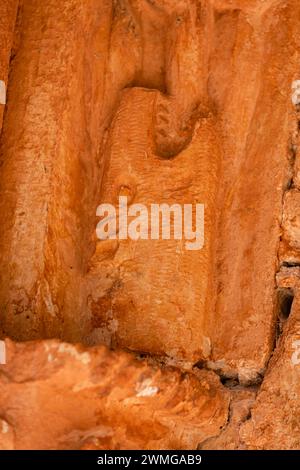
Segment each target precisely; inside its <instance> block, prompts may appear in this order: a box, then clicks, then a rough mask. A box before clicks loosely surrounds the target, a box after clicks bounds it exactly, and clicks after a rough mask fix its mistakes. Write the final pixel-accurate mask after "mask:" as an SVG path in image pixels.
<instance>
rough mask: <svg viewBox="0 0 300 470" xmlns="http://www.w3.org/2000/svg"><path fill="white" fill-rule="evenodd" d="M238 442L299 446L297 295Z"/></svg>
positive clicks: (299, 323)
mask: <svg viewBox="0 0 300 470" xmlns="http://www.w3.org/2000/svg"><path fill="white" fill-rule="evenodd" d="M239 435H240V442H241V444H242V445H244V446H245V447H246V448H248V449H257V450H262V449H277V450H279V449H281V450H283V449H299V448H300V297H299V289H297V292H296V296H295V300H294V304H293V309H292V313H291V315H290V317H289V319H288V322H287V324H286V326H285V329H284V332H283V334H282V336H281V339H280V342H279V345H278V347H277V349H276V351H275V354H274V356H273V357H272V359H271V362H270V364H269V367H268V371H267V373H266V376H265V379H264V382H263V384H262V387H261V389H260V390H259V393H258V396H257V399H256V402H255V404H254V406H253V407H252V410H251V420H249V421H247V422H245V423H244V424H242V426H241V429H240V433H239Z"/></svg>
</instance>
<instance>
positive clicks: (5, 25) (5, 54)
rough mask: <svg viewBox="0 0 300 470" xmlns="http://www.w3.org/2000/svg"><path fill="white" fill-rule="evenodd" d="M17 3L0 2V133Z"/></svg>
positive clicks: (16, 0) (14, 0) (3, 0)
mask: <svg viewBox="0 0 300 470" xmlns="http://www.w3.org/2000/svg"><path fill="white" fill-rule="evenodd" d="M18 4H19V0H2V1H1V4H0V82H1V83H0V135H1V128H2V120H3V113H4V107H5V104H6V101H7V97H6V94H7V83H8V72H9V62H10V58H11V49H12V44H13V37H14V34H13V33H14V29H15V22H16V16H17V9H18Z"/></svg>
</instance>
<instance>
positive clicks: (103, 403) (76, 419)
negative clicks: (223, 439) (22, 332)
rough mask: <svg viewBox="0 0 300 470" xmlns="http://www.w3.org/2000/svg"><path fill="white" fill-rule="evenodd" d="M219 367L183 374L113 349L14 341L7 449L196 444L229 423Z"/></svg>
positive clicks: (7, 374)
mask: <svg viewBox="0 0 300 470" xmlns="http://www.w3.org/2000/svg"><path fill="white" fill-rule="evenodd" d="M228 406H229V393H228V392H224V390H222V386H221V385H220V383H219V379H218V378H217V377H216V376H215V375H214V374H213V372H207V371H198V372H197V371H196V372H195V374H193V373H181V372H179V371H178V370H175V369H172V368H163V369H161V368H159V367H158V366H151V365H147V364H146V363H145V361H137V360H135V359H134V358H133V357H132V356H131V355H129V354H125V353H117V352H112V351H109V350H107V349H106V348H105V347H97V348H91V349H89V350H84V349H82V348H78V347H75V346H73V345H71V344H67V343H59V342H58V341H54V340H53V341H41V342H31V343H24V344H14V343H12V342H10V341H9V342H7V365H5V366H0V416H1V421H0V448H3V449H10V448H13V449H57V448H59V449H79V448H82V447H83V448H92V447H94V448H98V449H108V448H109V449H195V448H196V447H197V445H198V443H199V442H201V441H202V440H203V439H205V438H207V437H212V436H214V435H216V434H218V433H219V432H220V429H221V428H222V427H223V426H225V424H226V421H227V417H228Z"/></svg>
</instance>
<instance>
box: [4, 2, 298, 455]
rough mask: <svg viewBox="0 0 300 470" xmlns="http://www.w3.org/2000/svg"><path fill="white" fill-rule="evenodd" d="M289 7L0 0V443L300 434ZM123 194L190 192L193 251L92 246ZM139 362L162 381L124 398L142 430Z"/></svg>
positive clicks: (234, 443)
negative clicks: (2, 93) (199, 222)
mask: <svg viewBox="0 0 300 470" xmlns="http://www.w3.org/2000/svg"><path fill="white" fill-rule="evenodd" d="M299 18H300V4H299V1H298V0H265V1H260V0H176V1H175V0H89V1H86V0H61V1H60V2H57V1H56V0H43V1H41V0H19V1H13V0H2V1H1V5H0V80H2V81H3V82H4V84H5V87H7V90H8V93H7V104H6V105H4V104H2V105H1V104H0V128H1V126H2V119H3V115H4V120H3V126H2V133H1V141H0V217H1V227H0V339H4V338H7V337H8V338H11V339H12V340H14V341H15V343H12V342H8V344H9V355H8V364H7V365H5V366H1V375H0V377H1V396H0V419H1V421H0V430H1V427H2V431H3V432H2V437H3V440H2V441H1V443H0V447H1V446H2V447H3V448H10V447H13V448H34V447H37V448H45V447H48V448H103V447H105V446H107V447H109V448H129V447H130V446H134V447H137V448H150V447H151V446H152V447H157V448H176V447H180V448H195V447H197V446H199V447H200V448H230V449H237V448H252V449H253V448H263V449H266V448H280V447H283V448H299V440H300V432H299V428H298V427H297V424H296V421H297V407H298V408H299V406H300V403H299V398H298V389H297V387H298V385H297V384H298V382H299V376H297V374H298V370H299V365H298V359H299V355H298V346H299V345H298V343H297V341H300V340H299V331H297V321H298V320H297V317H298V310H299V308H298V303H299V294H298V292H299V279H300V273H299V264H300V209H299V207H300V198H299V189H300V179H299V178H300V176H299V175H300V164H299V161H300V160H299V150H298V149H299V138H300V137H299V129H300V126H299V122H300V114H299V113H300V108H299V106H300V103H298V95H297V94H295V93H296V92H295V90H296V89H297V88H296V86H297V83H298V82H297V80H300V28H299ZM295 84H296V85H295ZM119 196H127V198H128V201H129V206H131V205H132V204H133V203H142V204H145V205H147V206H149V205H150V204H151V203H158V204H162V203H164V202H165V203H168V204H174V203H179V204H185V203H189V204H195V203H196V202H198V203H203V204H204V205H205V244H204V247H203V248H202V249H201V250H200V251H188V250H186V249H185V247H184V242H181V241H177V240H172V239H171V240H136V241H133V240H120V241H116V240H106V241H99V240H98V241H97V239H96V226H97V223H98V222H99V219H98V218H96V216H95V214H96V209H97V207H98V205H99V204H100V203H113V204H117V202H118V197H119ZM291 311H292V313H291ZM297 335H298V336H297ZM50 338H56V340H53V342H51V341H50V342H48V341H46V340H47V339H50ZM23 341H34V342H31V343H24V344H23V343H22V342H23ZM59 341H65V343H62V342H59ZM72 343H82V344H83V346H82V347H84V348H85V349H84V350H82V352H76V351H77V349H74V346H72ZM100 345H102V346H100ZM103 345H105V346H106V347H108V348H110V349H116V350H118V351H120V349H125V350H129V351H131V353H132V354H133V355H134V354H140V353H142V354H143V356H144V355H146V356H148V357H149V358H151V360H152V361H153V364H152V366H147V365H145V364H144V363H141V362H136V361H135V359H133V356H132V357H131V356H127V355H125V353H122V352H112V351H109V349H104V346H103ZM94 347H95V348H94ZM90 348H91V349H90ZM293 348H294V349H293ZM78 351H79V350H78ZM72 354H73V357H70V355H71V356H72ZM24 355H25V356H26V358H27V359H26V361H27V365H26V368H25V369H24V368H23V363H24V361H23V356H24ZM74 355H75V356H76V357H77V360H76V357H74ZM82 355H83V356H82ZM78 357H81V358H82V357H84V358H89V362H87V363H84V362H83V363H82V362H81V363H80V361H78ZM49 358H50V360H49ZM76 361H77V362H76ZM291 361H292V362H291ZM79 363H80V367H78V365H79ZM76 364H77V365H76ZM124 364H125V366H124V370H123V369H122V368H123V365H124ZM155 364H156V365H155ZM166 364H167V365H170V364H172V366H174V367H175V368H177V369H167V370H166V369H165V367H166ZM195 365H196V366H197V369H198V370H199V372H198V374H199V376H197V377H196V376H195V373H194V371H195ZM159 367H162V370H161V371H160V369H159ZM121 369H122V370H123V372H122V371H121ZM127 369H128V372H126V371H127ZM98 370H101V374H99V375H97V374H98V372H97V371H98ZM141 370H143V371H144V370H145V374H146V375H147V374H150V376H151V377H152V376H153V374H158V375H157V376H156V375H155V377H158V378H157V380H158V381H162V382H163V385H161V383H160V385H159V387H160V388H161V391H160V392H159V393H157V394H155V395H153V397H147V400H146V397H138V399H140V398H142V400H141V404H140V402H139V406H138V409H139V419H141V416H142V419H144V420H145V432H144V433H141V431H140V428H138V427H137V425H135V424H134V423H135V413H136V412H137V410H136V408H137V407H136V406H135V404H133V403H131V402H130V405H128V406H127V403H129V402H128V400H131V399H133V398H132V396H133V395H134V393H133V392H134V390H136V386H137V385H136V384H137V383H138V382H139V380H140V379H139V377H140V375H139V374H140V373H141ZM183 370H186V371H187V370H189V371H190V372H187V375H184V372H183ZM180 371H181V372H180ZM191 371H193V372H191ZM127 373H128V375H127ZM143 373H144V372H143ZM22 374H23V375H24V374H25V375H24V377H23V375H22ZM26 374H27V375H26ZM114 374H116V376H114ZM122 374H124V377H125V378H123V376H122ZM151 374H152V375H151ZM218 376H220V378H221V380H222V383H220V381H219V378H218ZM39 377H42V380H40V379H39ZM153 380H154V379H153ZM155 380H156V378H155ZM82 383H84V384H86V383H89V384H90V383H92V384H93V385H92V386H91V388H89V387H88V388H87V389H85V388H82V389H80V390H77V388H76V387H79V388H80V384H82ZM94 383H95V386H94ZM204 383H205V384H206V385H204ZM171 384H173V385H171ZM156 386H157V385H155V386H153V387H154V388H155V387H156ZM58 387H60V391H61V397H62V398H61V401H59V400H57V399H55V400H53V402H50V403H51V406H50V411H49V410H48V411H49V414H47V413H48V411H47V407H46V401H47V400H49V397H50V396H51V395H52V393H55V390H57V388H58ZM70 387H71V388H72V387H73V388H74V387H75V391H74V390H73V391H72V392H71V391H70ZM84 387H85V385H84ZM97 387H99V388H100V391H101V390H102V392H101V393H102V395H103V396H101V397H99V396H98V394H97ZM157 387H158V386H157ZM172 387H173V388H172ZM150 388H151V387H150ZM298 388H299V387H298ZM12 390H14V391H13V392H12ZM172 390H173V392H174V390H176V393H175V392H174V394H175V395H176V396H178V402H176V403H175V404H174V406H173V401H172V400H173V398H172V400H171V405H170V406H169V404H170V401H169V400H170V395H169V394H172V393H173V392H172ZM136 393H139V392H138V391H137V392H136ZM194 393H196V398H194V395H193V394H194ZM115 394H117V396H115ZM36 396H39V397H40V398H39V400H38V406H37V405H36ZM3 397H5V400H9V405H7V403H6V404H5V400H4V398H3ZM114 397H115V398H114ZM228 397H230V404H229V403H228V400H229V398H228ZM124 400H125V404H124ZM126 400H127V401H126ZM151 400H152V401H151ZM30 403H35V405H34V406H35V407H34V409H31V406H30ZM192 403H194V404H193V405H192ZM7 406H8V408H7ZM64 407H65V408H66V409H65V411H64ZM141 407H142V408H141ZM6 408H7V409H6ZM74 408H75V409H80V413H79V416H76V415H75V414H74V411H73V410H74ZM154 410H156V411H155V416H154V414H153V413H154ZM157 410H158V411H157ZM178 410H179V411H178ZM181 410H184V411H181ZM57 415H59V416H61V419H59V420H57V423H56V422H55V419H54V416H57ZM179 415H180V416H179ZM156 416H157V418H156ZM178 416H179V417H178ZM31 420H35V422H36V427H35V429H34V430H31V431H30V432H29V428H30V425H29V423H30V422H31ZM47 420H51V423H52V428H53V429H52V431H51V432H52V437H51V439H50V438H49V440H48V439H46V434H45V432H46V431H45V430H43V429H44V427H43V426H45V424H43V422H44V421H45V422H47ZM114 422H115V424H114ZM116 423H117V424H116ZM153 423H155V426H156V425H157V434H155V438H153V435H152V431H153V430H152V427H153V426H154V424H153ZM191 423H193V424H192V425H191ZM220 428H222V429H220ZM155 429H156V428H155ZM282 434H284V435H283V436H282ZM0 436H1V434H0ZM95 439H98V441H97V442H96V441H95Z"/></svg>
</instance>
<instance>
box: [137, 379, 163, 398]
mask: <svg viewBox="0 0 300 470" xmlns="http://www.w3.org/2000/svg"><path fill="white" fill-rule="evenodd" d="M137 390H138V393H137V394H136V396H137V397H153V396H154V395H156V394H157V392H158V391H159V389H158V387H153V386H152V380H151V379H146V380H144V381H143V382H142V383H141V384H139V386H138V387H137Z"/></svg>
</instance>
